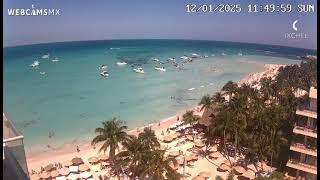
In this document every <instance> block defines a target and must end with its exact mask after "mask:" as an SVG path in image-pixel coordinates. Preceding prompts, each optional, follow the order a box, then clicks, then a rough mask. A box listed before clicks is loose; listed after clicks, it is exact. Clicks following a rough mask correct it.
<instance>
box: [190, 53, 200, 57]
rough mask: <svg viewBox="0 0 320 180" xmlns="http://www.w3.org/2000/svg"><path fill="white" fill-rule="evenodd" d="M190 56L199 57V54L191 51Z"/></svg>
mask: <svg viewBox="0 0 320 180" xmlns="http://www.w3.org/2000/svg"><path fill="white" fill-rule="evenodd" d="M191 57H193V58H198V57H200V55H199V54H197V53H192V54H191Z"/></svg>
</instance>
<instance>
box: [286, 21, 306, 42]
mask: <svg viewBox="0 0 320 180" xmlns="http://www.w3.org/2000/svg"><path fill="white" fill-rule="evenodd" d="M297 23H298V20H295V21H293V23H292V29H293V30H294V32H287V33H285V34H284V36H285V38H286V39H307V34H306V33H303V32H301V31H299V30H298V26H297Z"/></svg>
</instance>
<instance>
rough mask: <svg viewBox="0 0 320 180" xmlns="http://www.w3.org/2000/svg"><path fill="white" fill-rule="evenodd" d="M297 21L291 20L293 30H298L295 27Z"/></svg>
mask: <svg viewBox="0 0 320 180" xmlns="http://www.w3.org/2000/svg"><path fill="white" fill-rule="evenodd" d="M297 22H298V20H295V21H293V23H292V28H293V29H294V30H295V31H298V28H297V26H296V24H297Z"/></svg>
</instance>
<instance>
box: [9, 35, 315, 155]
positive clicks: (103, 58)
mask: <svg viewBox="0 0 320 180" xmlns="http://www.w3.org/2000/svg"><path fill="white" fill-rule="evenodd" d="M239 52H241V53H242V54H243V55H242V56H240V55H238V53H239ZM46 53H49V54H50V58H49V59H47V60H46V59H41V56H42V55H44V54H46ZM191 53H197V54H200V55H202V56H208V57H207V58H197V59H194V60H193V62H192V63H186V64H184V66H183V68H182V69H177V68H175V67H174V66H173V65H172V64H171V63H165V64H164V65H161V66H164V67H165V68H166V69H167V71H166V72H159V71H156V70H155V69H154V67H155V66H156V65H157V62H156V61H154V60H152V58H158V59H159V60H161V61H165V60H166V59H168V58H175V59H176V61H177V62H178V63H179V64H181V62H182V61H183V60H182V59H180V57H181V56H183V55H186V56H191ZM223 53H224V54H225V55H222V54H223ZM313 53H315V52H314V51H312V50H305V49H297V48H288V47H280V46H268V45H257V44H243V43H227V42H215V41H187V40H113V41H83V42H65V43H51V44H38V45H28V46H18V47H8V48H4V57H3V59H4V79H3V80H4V94H3V98H4V111H5V112H8V114H9V117H10V119H11V120H12V121H13V122H14V123H15V124H16V126H17V128H18V129H19V130H20V131H21V132H22V133H23V135H24V136H25V141H24V142H25V146H26V151H27V152H37V151H42V150H46V148H47V147H46V146H47V144H51V145H52V146H55V147H58V146H61V145H63V144H66V143H74V142H79V141H88V140H90V138H92V137H93V135H94V129H95V128H96V127H98V126H99V125H100V123H101V121H103V120H108V119H110V118H112V117H119V118H120V119H122V120H123V121H125V122H126V124H127V125H128V126H129V128H134V127H138V126H143V125H147V124H149V123H153V122H156V121H157V120H161V119H163V118H166V117H169V116H172V115H174V114H176V113H177V112H183V111H184V110H186V109H188V108H190V107H193V106H194V105H196V104H197V103H198V102H199V100H200V98H201V97H202V96H203V95H205V94H208V93H209V94H213V93H214V92H216V91H219V90H220V89H221V87H222V86H223V85H224V84H225V83H226V82H227V81H228V80H233V81H235V82H237V81H239V80H241V79H242V78H244V77H245V76H246V75H247V74H248V73H251V72H258V71H261V70H263V69H264V64H265V63H280V64H294V63H299V62H300V60H299V58H297V56H303V55H305V54H313ZM54 57H58V58H59V60H60V61H59V62H57V63H53V62H51V60H52V59H53V58H54ZM119 59H120V60H123V61H125V62H127V63H128V65H126V66H117V65H116V62H117V61H118V60H119ZM34 60H39V61H40V67H39V68H37V69H34V68H31V67H30V66H29V65H30V64H31V63H32V62H33V61H34ZM102 64H106V65H108V72H109V74H110V76H109V78H103V77H101V76H100V75H99V70H98V67H99V66H100V65H102ZM131 64H135V65H139V66H142V67H143V68H144V70H145V74H138V73H135V72H134V71H133V70H132V69H133V68H132V67H131V66H130V65H131ZM43 71H44V72H46V73H47V75H41V74H40V72H43ZM191 89H193V90H191ZM171 97H174V98H171ZM49 132H54V134H55V136H54V137H53V138H49V137H48V134H49Z"/></svg>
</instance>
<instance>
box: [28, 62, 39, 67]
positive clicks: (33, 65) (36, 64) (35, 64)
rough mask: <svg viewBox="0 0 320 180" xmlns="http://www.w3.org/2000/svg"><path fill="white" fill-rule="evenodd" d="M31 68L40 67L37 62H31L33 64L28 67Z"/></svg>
mask: <svg viewBox="0 0 320 180" xmlns="http://www.w3.org/2000/svg"><path fill="white" fill-rule="evenodd" d="M30 66H31V67H38V66H40V63H39V61H33V63H32V64H31V65H30Z"/></svg>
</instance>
